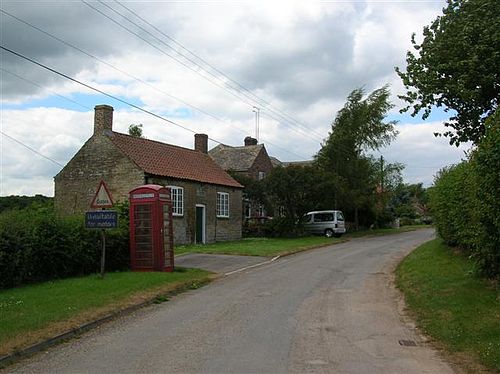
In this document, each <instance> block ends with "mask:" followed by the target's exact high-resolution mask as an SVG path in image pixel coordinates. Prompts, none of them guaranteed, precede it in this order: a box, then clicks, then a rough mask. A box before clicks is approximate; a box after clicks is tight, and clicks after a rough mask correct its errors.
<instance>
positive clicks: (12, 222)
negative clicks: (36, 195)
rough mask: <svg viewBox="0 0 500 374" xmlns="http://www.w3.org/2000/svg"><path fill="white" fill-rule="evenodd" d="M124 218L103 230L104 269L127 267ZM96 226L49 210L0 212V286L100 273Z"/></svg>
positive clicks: (127, 252)
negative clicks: (88, 226) (60, 215)
mask: <svg viewBox="0 0 500 374" xmlns="http://www.w3.org/2000/svg"><path fill="white" fill-rule="evenodd" d="M128 243H129V236H128V219H126V216H125V217H124V216H123V215H121V219H120V227H119V228H118V229H115V230H107V232H106V270H108V271H114V270H123V269H126V268H127V267H128V265H129V244H128ZM100 256H101V243H100V233H99V230H90V229H86V228H85V227H84V221H83V217H66V218H62V217H57V216H56V214H55V213H54V211H53V209H51V208H42V209H30V208H28V209H22V210H11V211H6V212H3V213H2V214H0V289H1V288H10V287H15V286H20V285H23V284H28V283H34V282H41V281H47V280H52V279H57V278H65V277H70V276H77V275H84V274H89V273H93V272H98V271H99V266H100Z"/></svg>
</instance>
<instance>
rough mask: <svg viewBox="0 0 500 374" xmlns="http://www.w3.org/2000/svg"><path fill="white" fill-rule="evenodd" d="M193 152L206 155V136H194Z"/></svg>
mask: <svg viewBox="0 0 500 374" xmlns="http://www.w3.org/2000/svg"><path fill="white" fill-rule="evenodd" d="M194 150H195V151H198V152H201V153H208V135H207V134H194Z"/></svg>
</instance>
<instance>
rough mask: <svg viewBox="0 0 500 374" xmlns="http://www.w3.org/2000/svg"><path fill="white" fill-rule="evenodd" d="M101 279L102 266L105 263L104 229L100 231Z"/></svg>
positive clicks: (102, 274)
mask: <svg viewBox="0 0 500 374" xmlns="http://www.w3.org/2000/svg"><path fill="white" fill-rule="evenodd" d="M101 242H102V249H101V278H104V265H105V261H106V235H105V233H104V229H101Z"/></svg>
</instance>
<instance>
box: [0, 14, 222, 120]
mask: <svg viewBox="0 0 500 374" xmlns="http://www.w3.org/2000/svg"><path fill="white" fill-rule="evenodd" d="M0 12H2V13H4V14H5V15H7V16H9V17H12V18H14V19H15V20H17V21H19V22H21V23H23V24H25V25H26V26H29V27H31V28H33V29H35V30H37V31H39V32H41V33H42V34H44V35H46V36H48V37H50V38H52V39H54V40H57V41H58V42H60V43H62V44H64V45H66V46H68V47H70V48H73V49H75V50H77V51H78V52H80V53H83V54H84V55H86V56H88V57H90V58H92V59H94V60H96V61H99V62H100V63H101V64H104V65H106V66H107V67H109V68H111V69H113V70H115V71H118V72H119V73H121V74H124V75H126V76H128V77H129V78H132V79H134V80H136V81H138V82H141V83H142V84H144V85H146V86H148V87H150V88H153V89H154V90H156V91H158V92H161V93H162V94H164V95H166V96H168V97H170V98H172V99H174V100H177V101H178V102H180V103H182V104H184V105H187V106H189V107H190V108H192V109H195V110H197V111H198V112H200V113H203V114H205V115H207V116H209V117H212V118H214V119H216V120H217V121H221V122H222V121H223V120H222V119H221V118H219V117H217V116H215V115H214V114H212V113H209V112H207V111H205V110H203V109H201V108H198V107H197V106H195V105H192V104H190V103H188V102H187V101H184V100H182V99H181V98H179V97H177V96H174V95H172V94H170V93H168V92H166V91H164V90H162V89H160V88H158V87H156V86H154V85H152V84H150V83H148V82H147V81H145V80H143V79H141V78H139V77H136V76H134V75H132V74H130V73H128V72H126V71H124V70H122V69H120V68H117V67H116V66H114V65H112V64H110V63H108V62H106V61H104V60H102V59H100V58H99V57H97V56H94V55H92V54H91V53H89V52H86V51H85V50H83V49H81V48H79V47H77V46H75V45H74V44H71V43H69V42H68V41H66V40H64V39H61V38H59V37H57V36H55V35H54V34H51V33H49V32H48V31H45V30H43V29H41V28H40V27H38V26H35V25H33V24H31V23H29V22H28V21H26V20H23V19H21V18H19V17H17V16H15V15H13V14H11V13H9V12H7V11H5V10H3V9H0Z"/></svg>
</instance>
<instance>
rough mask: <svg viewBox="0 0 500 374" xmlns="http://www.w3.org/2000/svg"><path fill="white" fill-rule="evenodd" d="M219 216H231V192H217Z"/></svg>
mask: <svg viewBox="0 0 500 374" xmlns="http://www.w3.org/2000/svg"><path fill="white" fill-rule="evenodd" d="M217 217H229V194H228V193H226V192H217Z"/></svg>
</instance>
